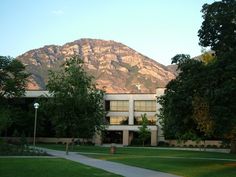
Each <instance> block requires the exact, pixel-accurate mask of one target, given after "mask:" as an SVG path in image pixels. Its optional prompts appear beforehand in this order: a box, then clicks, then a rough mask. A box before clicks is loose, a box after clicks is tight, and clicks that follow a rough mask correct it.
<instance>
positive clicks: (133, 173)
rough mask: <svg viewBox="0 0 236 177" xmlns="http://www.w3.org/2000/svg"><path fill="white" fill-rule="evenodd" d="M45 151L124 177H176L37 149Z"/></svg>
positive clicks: (76, 154)
mask: <svg viewBox="0 0 236 177" xmlns="http://www.w3.org/2000/svg"><path fill="white" fill-rule="evenodd" d="M38 149H41V150H44V151H46V152H47V153H48V154H50V155H53V156H57V157H61V158H65V159H68V160H71V161H75V162H79V163H82V164H85V165H88V166H92V167H95V168H100V169H103V170H105V171H109V172H111V173H115V174H118V175H122V176H126V177H178V176H176V175H172V174H168V173H163V172H158V171H153V170H148V169H144V168H139V167H133V166H129V165H124V164H120V163H116V162H109V161H104V160H99V159H93V158H90V157H86V156H84V155H80V154H78V153H77V152H70V153H69V155H66V153H65V151H57V150H52V149H46V148H38Z"/></svg>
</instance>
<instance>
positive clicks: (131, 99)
mask: <svg viewBox="0 0 236 177" xmlns="http://www.w3.org/2000/svg"><path fill="white" fill-rule="evenodd" d="M164 90H165V89H164V88H158V89H157V90H156V93H153V94H106V95H105V96H104V101H105V102H106V101H128V109H127V110H126V111H108V113H107V117H128V122H127V124H126V125H108V126H106V130H107V131H123V145H129V144H130V142H131V139H132V135H131V134H130V133H129V132H130V131H138V130H139V129H138V127H139V126H140V125H135V119H134V118H135V117H140V116H141V115H143V114H146V115H147V117H155V116H156V115H157V114H158V113H159V111H158V110H159V108H160V105H159V104H157V102H156V100H157V98H158V97H159V96H161V95H163V94H164ZM42 95H44V96H45V95H47V96H51V95H49V93H48V91H27V92H26V95H25V97H30V98H33V97H39V96H42ZM135 101H155V103H156V110H154V111H141V112H139V111H135V105H134V104H135ZM148 128H149V129H150V130H151V145H152V146H156V145H157V142H158V141H164V136H163V133H162V131H161V125H160V123H159V120H158V118H157V122H156V123H155V125H149V126H148ZM95 142H96V143H97V144H100V143H102V142H101V137H99V136H98V135H96V138H95Z"/></svg>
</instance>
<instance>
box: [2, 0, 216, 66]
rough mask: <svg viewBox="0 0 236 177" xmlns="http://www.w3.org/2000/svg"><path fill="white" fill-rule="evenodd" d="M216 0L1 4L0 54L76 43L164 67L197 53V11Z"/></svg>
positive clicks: (20, 0) (10, 0) (14, 0)
mask: <svg viewBox="0 0 236 177" xmlns="http://www.w3.org/2000/svg"><path fill="white" fill-rule="evenodd" d="M212 2H214V0H169V1H166V0H1V1H0V24H1V27H0V39H1V44H0V55H4V56H5V55H7V56H8V55H9V56H13V57H16V56H18V55H20V54H23V53H24V52H26V51H28V50H31V49H35V48H39V47H43V46H44V45H50V44H56V45H63V44H65V43H67V42H72V41H74V40H77V39H80V38H95V39H105V40H114V41H117V42H121V43H123V44H125V45H127V46H129V47H131V48H133V49H135V50H137V51H138V52H140V53H142V54H144V55H146V56H148V57H150V58H152V59H155V60H156V61H158V62H160V63H162V64H165V65H168V64H170V63H171V58H172V57H173V56H174V55H176V54H178V53H186V54H190V55H191V56H196V55H199V54H200V53H201V47H200V46H199V45H198V36H197V32H198V30H199V28H200V26H201V23H202V14H201V12H200V11H201V8H202V5H203V4H204V3H212Z"/></svg>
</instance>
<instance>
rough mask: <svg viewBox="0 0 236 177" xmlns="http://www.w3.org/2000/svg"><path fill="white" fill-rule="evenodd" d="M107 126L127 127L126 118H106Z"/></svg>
mask: <svg viewBox="0 0 236 177" xmlns="http://www.w3.org/2000/svg"><path fill="white" fill-rule="evenodd" d="M106 120H107V122H108V124H109V125H128V117H125V116H111V117H106Z"/></svg>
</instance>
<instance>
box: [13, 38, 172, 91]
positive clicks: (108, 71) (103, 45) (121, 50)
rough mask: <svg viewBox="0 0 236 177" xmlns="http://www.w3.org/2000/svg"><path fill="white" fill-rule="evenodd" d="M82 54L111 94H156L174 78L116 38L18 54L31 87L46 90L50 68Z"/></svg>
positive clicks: (169, 72)
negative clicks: (159, 88) (157, 89)
mask: <svg viewBox="0 0 236 177" xmlns="http://www.w3.org/2000/svg"><path fill="white" fill-rule="evenodd" d="M73 55H79V56H80V57H81V58H82V59H83V60H84V62H85V65H84V66H85V69H86V70H87V71H88V73H90V74H92V75H93V76H94V77H95V80H96V83H97V84H98V87H99V88H104V89H105V90H106V92H108V93H154V92H155V89H156V88H157V87H165V85H166V84H167V83H168V82H169V81H170V80H171V79H173V78H175V74H174V71H172V70H171V69H168V68H167V67H166V66H164V65H161V64H159V63H158V62H156V61H154V60H152V59H150V58H148V57H146V56H144V55H142V54H140V53H138V52H137V51H135V50H133V49H131V48H129V47H128V46H126V45H123V44H121V43H118V42H115V41H105V40H97V39H80V40H76V41H74V42H70V43H66V44H65V45H63V46H57V45H48V46H44V47H42V48H39V49H34V50H30V51H28V52H26V53H24V54H22V55H20V56H18V57H17V59H18V60H20V61H22V62H23V63H24V64H25V65H26V69H27V71H28V72H29V73H31V74H32V76H31V78H30V83H29V84H28V89H45V85H46V82H47V80H48V70H49V69H51V70H57V69H58V68H59V66H60V65H61V64H62V63H63V62H64V61H65V58H68V57H71V56H73Z"/></svg>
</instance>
